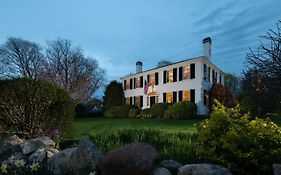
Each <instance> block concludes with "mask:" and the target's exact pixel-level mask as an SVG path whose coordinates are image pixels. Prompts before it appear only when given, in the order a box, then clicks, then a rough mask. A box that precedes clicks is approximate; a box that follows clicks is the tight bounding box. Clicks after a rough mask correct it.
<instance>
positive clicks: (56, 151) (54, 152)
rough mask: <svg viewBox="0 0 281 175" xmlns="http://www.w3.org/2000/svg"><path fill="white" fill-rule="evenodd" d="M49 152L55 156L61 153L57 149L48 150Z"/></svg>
mask: <svg viewBox="0 0 281 175" xmlns="http://www.w3.org/2000/svg"><path fill="white" fill-rule="evenodd" d="M47 150H48V151H50V152H51V153H53V154H57V153H59V152H60V151H59V150H58V149H56V148H47Z"/></svg>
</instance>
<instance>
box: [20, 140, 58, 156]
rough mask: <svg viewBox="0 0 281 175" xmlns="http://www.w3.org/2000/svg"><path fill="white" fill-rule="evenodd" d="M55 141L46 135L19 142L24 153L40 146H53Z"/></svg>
mask: <svg viewBox="0 0 281 175" xmlns="http://www.w3.org/2000/svg"><path fill="white" fill-rule="evenodd" d="M54 146H55V142H54V141H53V140H52V139H51V138H49V137H46V136H43V137H37V138H34V139H30V140H27V141H25V142H23V143H22V144H21V148H22V152H23V154H24V155H27V154H30V153H32V152H34V151H36V150H37V149H40V148H48V147H54Z"/></svg>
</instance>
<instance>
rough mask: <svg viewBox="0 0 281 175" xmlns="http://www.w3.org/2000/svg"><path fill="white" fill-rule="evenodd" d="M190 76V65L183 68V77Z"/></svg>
mask: <svg viewBox="0 0 281 175" xmlns="http://www.w3.org/2000/svg"><path fill="white" fill-rule="evenodd" d="M189 78H190V66H186V67H184V68H183V79H189Z"/></svg>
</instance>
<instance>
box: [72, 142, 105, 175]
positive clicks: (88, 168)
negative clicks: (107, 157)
mask: <svg viewBox="0 0 281 175" xmlns="http://www.w3.org/2000/svg"><path fill="white" fill-rule="evenodd" d="M102 159H103V154H102V152H101V151H100V150H99V149H98V148H97V146H96V145H95V144H93V142H92V141H91V140H90V139H89V137H81V139H80V141H79V143H78V147H77V150H76V151H75V152H74V153H73V154H72V155H71V160H70V161H71V162H70V164H71V166H72V167H73V169H74V172H75V174H89V173H90V172H92V171H96V170H97V167H98V164H99V163H100V161H101V160H102ZM77 162H79V163H77Z"/></svg>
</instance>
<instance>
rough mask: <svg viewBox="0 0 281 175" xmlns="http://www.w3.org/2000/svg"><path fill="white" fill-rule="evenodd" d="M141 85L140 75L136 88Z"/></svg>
mask: <svg viewBox="0 0 281 175" xmlns="http://www.w3.org/2000/svg"><path fill="white" fill-rule="evenodd" d="M139 87H141V81H140V77H138V78H137V88H139Z"/></svg>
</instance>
